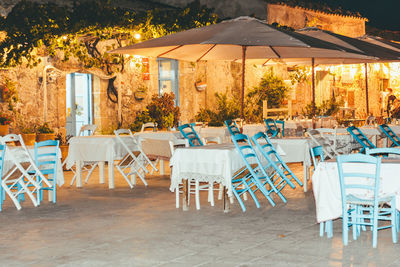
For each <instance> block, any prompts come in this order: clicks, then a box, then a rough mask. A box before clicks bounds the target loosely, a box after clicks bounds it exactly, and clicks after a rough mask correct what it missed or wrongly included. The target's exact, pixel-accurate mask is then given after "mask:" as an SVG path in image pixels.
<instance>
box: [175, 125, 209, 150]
mask: <svg viewBox="0 0 400 267" xmlns="http://www.w3.org/2000/svg"><path fill="white" fill-rule="evenodd" d="M178 129H179V131H180V132H181V134H182V135H183V137H184V138H185V139H187V140H188V141H189V146H202V145H204V144H203V142H202V141H201V139H200V137H199V135H198V134H197V132H196V131H195V130H194V128H193V124H191V123H190V124H189V123H186V124H183V125H181V126H179V127H178Z"/></svg>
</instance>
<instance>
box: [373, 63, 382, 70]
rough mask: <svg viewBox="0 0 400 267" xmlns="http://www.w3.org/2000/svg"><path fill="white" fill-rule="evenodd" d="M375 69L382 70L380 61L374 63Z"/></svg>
mask: <svg viewBox="0 0 400 267" xmlns="http://www.w3.org/2000/svg"><path fill="white" fill-rule="evenodd" d="M374 70H375V71H380V70H381V64H379V63H377V64H374Z"/></svg>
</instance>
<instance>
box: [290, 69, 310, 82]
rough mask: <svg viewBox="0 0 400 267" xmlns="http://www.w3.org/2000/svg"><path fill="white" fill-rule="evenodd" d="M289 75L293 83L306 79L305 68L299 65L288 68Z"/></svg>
mask: <svg viewBox="0 0 400 267" xmlns="http://www.w3.org/2000/svg"><path fill="white" fill-rule="evenodd" d="M289 77H290V80H291V81H292V84H293V85H294V84H296V83H301V82H305V81H307V80H308V72H307V68H306V67H304V66H301V67H298V66H295V67H293V68H291V69H290V71H289Z"/></svg>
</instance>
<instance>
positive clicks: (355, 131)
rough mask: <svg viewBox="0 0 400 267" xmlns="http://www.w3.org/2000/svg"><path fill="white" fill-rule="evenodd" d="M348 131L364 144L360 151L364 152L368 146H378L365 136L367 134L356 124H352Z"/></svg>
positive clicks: (370, 147)
mask: <svg viewBox="0 0 400 267" xmlns="http://www.w3.org/2000/svg"><path fill="white" fill-rule="evenodd" d="M347 131H348V132H349V133H350V134H351V136H352V137H353V138H354V139H355V140H356V141H357V142H358V143H359V144H360V145H361V146H362V148H361V150H360V153H364V152H365V149H366V148H369V149H372V148H376V146H375V145H374V144H373V143H372V142H371V141H369V139H368V138H367V137H366V136H365V134H363V132H361V130H360V129H359V128H357V127H355V126H350V127H348V128H347Z"/></svg>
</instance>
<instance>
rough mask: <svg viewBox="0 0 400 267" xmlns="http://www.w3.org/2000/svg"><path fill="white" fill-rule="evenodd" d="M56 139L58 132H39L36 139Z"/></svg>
mask: <svg viewBox="0 0 400 267" xmlns="http://www.w3.org/2000/svg"><path fill="white" fill-rule="evenodd" d="M54 139H56V134H54V133H38V134H37V135H36V140H37V141H38V142H42V141H46V140H54Z"/></svg>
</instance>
